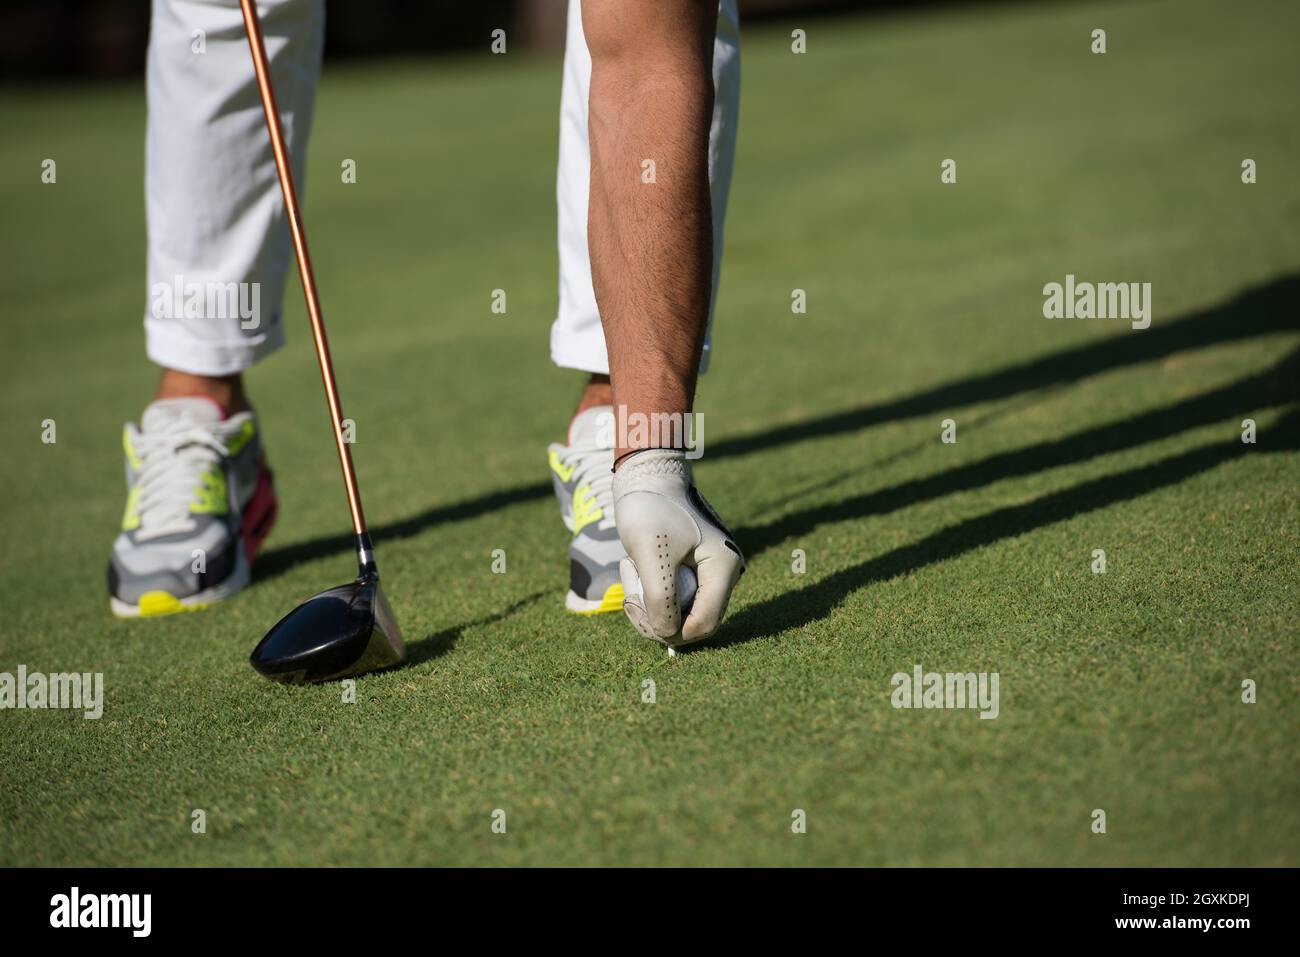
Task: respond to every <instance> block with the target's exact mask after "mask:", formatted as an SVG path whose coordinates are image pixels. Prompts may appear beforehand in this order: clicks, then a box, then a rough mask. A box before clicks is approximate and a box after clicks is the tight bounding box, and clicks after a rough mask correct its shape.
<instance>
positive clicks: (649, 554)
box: [614, 449, 745, 648]
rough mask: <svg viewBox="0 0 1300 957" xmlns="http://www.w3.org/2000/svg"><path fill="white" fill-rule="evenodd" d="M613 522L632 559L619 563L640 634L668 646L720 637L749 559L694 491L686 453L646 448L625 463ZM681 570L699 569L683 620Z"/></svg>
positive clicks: (627, 605)
mask: <svg viewBox="0 0 1300 957" xmlns="http://www.w3.org/2000/svg"><path fill="white" fill-rule="evenodd" d="M614 516H615V524H616V525H617V526H618V537H619V539H620V540H621V541H622V542H623V548H624V549H625V550H626V551H627V555H628V557H627V558H625V559H623V561H622V562H621V563H620V565H619V574H620V577H621V578H622V579H623V594H624V598H623V611H624V612H625V613H626V614H627V617H628V619H629V620H630V621H631V622H632V624H633V626H635V628H636V630H637V631H639V632H641V634H643V635H645V636H646V637H647V638H653V639H654V640H655V641H658V642H661V643H663V644H665V645H668V646H669V647H670V648H673V647H680V646H682V645H689V644H693V643H695V642H697V641H703V640H704V639H705V638H708V637H709V636H710V635H711V634H713V633H714V632H715V631H717V630H718V625H719V624H720V623H721V622H722V615H723V613H724V612H725V611H726V610H727V601H728V600H729V599H730V598H731V590H732V589H733V588H735V587H736V581H737V580H738V579H739V578H740V575H741V573H742V572H743V571H744V570H745V557H744V556H743V555H742V554H741V553H740V549H739V548H738V547H737V546H736V543H735V541H734V540H733V539H732V535H731V532H729V531H728V530H727V527H726V526H725V525H723V524H722V519H720V518H718V513H717V512H715V511H714V510H713V508H712V506H710V505H709V503H708V502H706V501H705V500H704V496H703V495H701V494H700V492H699V490H698V489H697V488H696V487H695V483H694V481H692V479H691V466H690V463H689V462H688V461H687V460H686V454H685V453H684V452H681V451H677V450H673V449H646V450H644V451H641V452H637V453H635V454H633V455H631V456H628V457H627V458H625V459H623V461H622V464H621V465H620V466H619V468H618V471H616V472H615V473H614ZM679 565H686V566H687V567H689V568H692V569H694V570H695V574H696V577H697V579H698V588H697V590H696V593H695V601H694V603H693V604H692V605H691V607H690V610H689V612H688V613H687V616H686V621H685V622H683V621H682V610H681V607H680V605H679V601H678V594H677V569H678V566H679ZM638 577H639V578H640V584H641V588H640V589H638V588H636V581H637V578H638Z"/></svg>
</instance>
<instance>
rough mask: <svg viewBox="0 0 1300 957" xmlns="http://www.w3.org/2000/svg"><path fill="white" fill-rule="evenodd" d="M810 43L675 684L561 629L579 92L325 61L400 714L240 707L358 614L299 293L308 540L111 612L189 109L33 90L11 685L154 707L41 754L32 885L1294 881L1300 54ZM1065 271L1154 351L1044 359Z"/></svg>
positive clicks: (137, 708) (11, 176)
mask: <svg viewBox="0 0 1300 957" xmlns="http://www.w3.org/2000/svg"><path fill="white" fill-rule="evenodd" d="M794 25H795V24H791V25H789V26H786V27H784V28H782V27H781V26H771V27H768V26H765V27H763V28H761V29H754V30H752V31H750V33H749V34H748V35H747V37H746V41H745V42H746V46H745V50H744V94H743V112H742V121H741V133H740V152H739V159H738V165H737V171H736V179H735V185H734V191H733V194H732V204H731V209H730V213H729V216H728V222H727V252H726V265H725V269H724V277H723V286H722V290H721V296H720V301H719V308H718V316H717V323H716V336H715V346H716V356H715V361H714V365H713V369H712V371H711V372H710V373H709V375H708V376H707V378H706V379H705V380H704V382H703V384H702V387H701V390H700V401H699V409H700V410H701V411H703V412H704V414H705V416H706V423H707V430H706V441H707V454H706V457H705V459H704V461H703V462H702V463H701V464H700V465H699V466H698V469H697V475H698V478H699V480H700V484H701V486H702V487H703V489H704V490H705V491H706V493H707V494H708V495H709V497H710V498H711V499H712V500H713V501H714V503H715V504H716V505H717V506H718V507H719V509H720V510H721V511H722V512H723V514H724V515H725V516H727V518H728V519H729V520H730V522H731V523H733V525H734V526H735V528H736V532H737V535H738V537H739V539H740V542H741V544H742V546H744V547H745V548H746V549H747V551H748V554H749V557H750V568H749V572H748V574H746V576H745V577H744V580H743V582H742V584H741V587H740V589H739V591H738V592H737V594H736V596H735V600H734V602H733V609H732V614H731V617H730V621H729V624H728V626H727V628H726V631H725V632H724V633H723V634H722V635H721V636H720V638H719V640H718V641H717V642H716V643H715V644H714V645H713V646H710V647H707V648H705V649H704V650H701V651H698V652H695V653H692V654H689V655H682V656H679V657H677V658H675V659H668V658H667V657H666V656H665V655H664V653H663V651H662V650H661V649H660V648H658V647H657V646H655V645H652V644H650V643H649V642H646V641H645V640H644V639H641V638H640V637H638V636H637V635H636V634H635V633H634V632H633V631H632V630H631V629H630V628H629V626H628V625H627V623H626V622H625V621H624V620H623V619H622V618H621V616H606V617H604V618H601V619H599V620H586V619H577V618H574V617H570V616H568V615H566V614H565V612H564V610H563V605H562V599H563V594H564V588H565V581H566V575H567V557H566V540H567V539H566V533H565V531H564V529H563V527H562V525H561V523H560V521H559V517H558V515H557V510H556V507H555V504H554V502H553V501H552V500H551V497H550V492H549V489H548V485H547V478H546V471H545V445H546V443H547V442H548V441H550V440H553V439H556V438H559V437H561V436H562V434H563V429H564V426H565V424H566V422H567V419H568V415H569V413H570V411H571V407H572V403H573V401H574V398H575V395H576V390H577V387H578V382H577V379H576V377H575V375H574V374H573V373H566V372H563V371H560V370H557V369H555V368H553V367H552V366H551V365H550V363H549V361H548V357H547V342H548V331H549V323H550V320H551V318H552V317H553V311H554V306H555V288H556V275H555V273H556V258H555V252H554V245H555V244H554V228H555V225H554V215H555V214H554V194H553V190H554V160H555V154H556V128H557V121H556V111H557V101H558V95H559V73H558V64H557V63H556V62H554V61H552V60H548V59H529V58H525V57H521V56H520V57H517V56H513V55H512V56H509V57H491V56H489V55H487V53H486V51H485V52H484V54H483V55H482V56H475V57H468V58H463V59H457V60H447V61H440V62H418V63H403V64H383V65H370V66H350V65H349V66H335V65H332V64H331V65H330V66H328V67H327V70H326V76H325V80H324V83H323V86H322V90H321V94H320V99H319V107H318V114H317V124H316V131H315V138H314V140H313V142H312V145H311V163H312V167H311V175H310V183H309V188H308V190H307V196H308V204H307V205H308V221H309V225H310V230H311V236H312V242H313V250H314V254H315V259H316V266H317V271H318V273H319V276H320V280H321V293H322V296H323V300H324V303H325V308H326V313H327V316H328V318H329V324H330V325H329V327H330V332H331V336H332V340H333V344H334V349H335V358H336V362H337V366H338V372H339V375H340V381H341V385H342V392H343V396H344V399H345V404H346V409H347V413H348V414H349V415H350V416H352V417H353V418H354V419H355V420H356V421H357V423H358V430H357V444H356V446H355V453H356V457H357V461H358V466H359V470H360V477H361V482H362V488H363V491H364V494H365V499H366V504H367V508H368V511H369V515H370V518H371V520H372V523H373V525H374V530H375V537H376V540H377V543H378V549H379V556H380V561H381V565H382V567H383V570H384V574H385V578H386V583H387V588H388V590H389V594H390V596H391V599H392V602H393V605H394V606H395V608H396V610H397V613H398V615H399V618H400V620H401V623H402V625H403V627H404V629H405V632H406V635H407V638H408V640H409V642H410V644H411V648H412V655H413V663H412V664H411V666H409V667H407V668H405V669H402V670H400V671H396V672H393V673H389V674H384V675H378V676H372V677H368V678H365V679H363V680H360V681H359V682H358V683H357V687H356V692H357V700H356V703H355V704H345V703H343V702H342V701H341V697H342V693H341V688H340V687H339V686H338V685H328V686H321V687H310V688H287V687H280V686H276V685H272V684H270V683H268V682H266V681H264V680H263V679H261V678H260V677H258V676H257V675H256V674H255V673H254V672H253V671H252V669H251V668H249V666H248V664H247V661H246V658H247V654H248V652H249V650H250V649H251V648H252V646H253V644H254V643H255V642H256V641H257V639H258V638H259V637H260V636H261V634H262V633H263V632H264V631H265V629H266V628H267V627H268V626H269V625H270V624H272V623H273V622H274V621H275V620H276V619H277V618H278V617H279V616H280V615H281V614H282V613H284V612H285V611H287V610H288V609H289V608H291V607H292V606H293V605H294V603H295V602H297V601H298V600H300V599H302V598H303V597H305V596H307V595H309V594H311V593H313V592H315V591H317V590H319V589H321V588H324V587H326V586H329V585H332V584H336V583H338V582H341V581H344V580H346V579H347V578H348V577H349V576H350V575H351V574H352V572H353V570H354V563H353V558H352V555H351V554H350V551H349V543H348V538H347V535H346V532H347V515H346V508H345V502H344V499H343V494H342V489H341V487H340V482H339V479H338V476H337V464H336V461H335V459H334V452H333V448H332V445H331V442H330V438H329V433H328V428H327V423H326V418H325V415H324V411H323V405H322V400H321V397H320V389H319V379H318V375H317V373H316V371H315V368H314V358H313V353H312V350H311V348H310V344H309V341H308V335H307V330H306V322H305V318H304V311H303V308H302V304H301V297H300V296H299V293H298V288H297V283H296V280H295V281H294V282H293V283H292V285H291V287H290V291H289V296H288V314H287V319H286V321H287V323H288V327H289V329H290V332H291V342H290V345H289V347H288V348H287V349H285V350H284V351H283V352H282V353H280V354H279V355H277V356H276V357H274V358H273V359H272V360H270V361H268V362H267V363H265V364H264V365H263V366H262V367H260V368H258V369H256V370H255V371H254V372H253V373H252V375H251V385H252V388H253V394H254V397H255V400H256V401H257V403H258V404H259V407H260V410H261V414H262V423H263V428H264V430H265V435H266V437H267V439H268V442H269V448H270V452H271V455H272V464H273V465H274V466H275V468H276V469H277V477H278V482H279V488H280V494H281V501H282V514H281V519H280V524H279V526H278V527H277V529H276V531H275V533H274V535H273V537H272V539H271V540H270V542H269V544H268V550H267V552H266V554H265V557H264V559H263V560H262V565H261V572H260V574H259V576H258V578H257V580H256V582H255V583H254V585H253V587H251V588H250V589H248V590H247V591H246V592H244V593H242V594H241V595H239V596H238V597H237V598H235V599H233V600H232V601H230V602H228V603H227V604H226V605H224V606H223V607H220V608H218V609H214V610H212V611H209V612H205V613H202V614H198V615H191V616H185V617H179V618H172V619H165V620H157V621H147V622H119V621H115V620H114V619H112V618H111V617H110V616H109V614H108V609H107V601H106V596H105V593H104V584H103V568H104V564H105V560H106V555H107V550H108V547H109V544H110V542H111V540H112V537H113V535H114V532H115V529H116V525H117V522H118V519H119V516H120V513H121V509H122V503H123V497H124V492H123V488H122V479H121V463H120V457H121V450H120V444H119V442H120V439H119V431H120V427H121V422H122V420H124V419H126V418H130V417H134V416H137V415H138V414H139V411H140V409H141V408H142V406H143V405H144V403H145V402H146V401H147V399H148V397H149V394H150V390H151V388H152V386H153V383H154V378H155V375H156V371H155V370H153V369H152V368H151V367H150V366H149V365H148V364H147V363H146V362H145V360H144V358H143V331H142V328H141V324H140V317H141V315H142V313H143V309H144V304H145V293H146V290H145V289H144V288H143V287H144V283H143V254H144V231H143V230H144V227H143V209H142V206H143V204H142V187H141V177H142V166H143V160H142V135H143V121H144V99H143V92H142V90H141V88H140V84H139V83H131V84H125V85H110V86H105V87H98V86H93V85H89V84H88V85H85V86H78V87H60V88H56V89H49V90H27V91H24V90H13V89H11V90H8V91H5V92H4V93H3V94H0V113H2V114H3V116H4V117H5V121H6V122H5V135H4V137H3V138H0V168H2V169H3V173H4V175H3V177H0V209H3V210H4V214H3V215H4V222H5V228H4V230H3V231H2V232H0V271H2V272H0V275H2V276H3V288H4V293H5V295H4V299H3V302H4V320H3V322H4V329H5V333H6V334H5V345H4V348H3V349H2V350H0V356H2V357H3V358H2V359H0V361H2V362H3V368H2V370H0V371H2V372H3V375H2V376H0V390H3V396H4V406H3V407H4V415H3V416H2V417H0V438H2V439H3V443H4V444H3V447H4V449H5V450H6V456H5V463H4V466H3V469H2V470H0V480H2V482H3V485H2V486H0V510H2V511H0V515H2V516H3V528H4V536H3V545H0V556H3V568H4V574H3V576H0V605H2V607H3V614H0V669H2V670H8V671H10V672H13V671H14V670H15V669H16V668H17V666H18V665H19V664H24V665H26V666H27V667H28V669H30V670H32V671H43V672H53V671H65V670H67V671H72V670H75V671H102V672H103V673H104V681H105V686H106V704H105V711H104V716H103V718H102V719H101V720H99V721H87V720H83V719H82V718H81V717H80V715H79V714H73V713H68V712H56V711H46V712H40V711H5V712H2V713H0V754H2V755H3V759H2V760H0V794H3V798H2V799H0V863H3V864H35V865H53V864H136V865H143V864H162V865H188V866H213V865H237V864H277V865H287V864H328V865H347V864H418V865H428V864H455V865H476V864H523V865H539V864H561V865H576V864H610V865H631V864H656V865H670V864H671V865H691V864H762V865H771V864H795V865H798V864H808V865H812V864H839V865H847V864H870V865H877V864H902V865H919V864H957V865H977V864H984V865H989V864H992V865H1011V864H1063V865H1116V864H1123V865H1211V864H1233V865H1242V864H1252V865H1281V864H1290V865H1295V864H1297V863H1300V824H1298V822H1297V816H1296V814H1295V807H1296V802H1297V798H1300V774H1298V772H1297V756H1296V741H1297V734H1298V733H1300V708H1298V707H1297V692H1298V691H1300V688H1298V687H1297V677H1296V676H1297V673H1298V672H1297V664H1298V657H1300V656H1298V655H1297V624H1298V615H1297V607H1298V606H1297V559H1298V558H1300V528H1298V519H1300V516H1298V514H1297V478H1300V469H1298V468H1297V466H1298V463H1300V456H1298V454H1297V452H1298V448H1300V428H1298V427H1297V414H1298V410H1300V391H1298V390H1297V349H1300V322H1298V320H1297V304H1298V303H1300V230H1298V229H1297V225H1296V224H1297V222H1300V181H1297V178H1296V176H1295V171H1296V169H1297V165H1298V164H1297V160H1298V159H1300V156H1298V154H1300V134H1298V133H1297V124H1296V120H1295V96H1296V92H1297V90H1300V61H1297V59H1296V57H1295V48H1294V36H1295V34H1296V31H1297V29H1298V28H1300V11H1297V9H1296V7H1295V5H1294V4H1292V3H1288V2H1285V0H1279V2H1258V3H1248V4H1227V3H1211V2H1180V3H1141V4H1138V3H1111V4H1104V5H1095V6H1093V5H1084V4H1070V5H1056V4H1050V5H1049V4H1041V5H1024V6H1012V7H1005V8H991V9H978V10H971V11H969V12H951V11H945V12H942V13H935V14H927V15H922V16H905V15H897V16H889V17H877V18H863V19H844V20H811V21H808V22H806V23H800V24H797V25H798V26H802V27H804V28H806V29H807V30H808V52H807V54H805V55H802V56H796V55H793V54H792V53H791V52H790V51H789V47H788V33H789V28H790V26H794ZM1095 27H1104V28H1105V29H1106V30H1107V31H1108V45H1109V52H1108V53H1106V54H1105V55H1104V56H1097V55H1093V54H1092V53H1090V52H1089V33H1090V31H1091V30H1092V29H1093V28H1095ZM46 157H50V158H55V159H56V160H57V163H58V182H57V185H53V186H49V185H42V184H41V183H40V178H39V174H40V164H41V161H42V160H43V159H44V158H46ZM1247 157H1249V158H1252V159H1254V160H1255V161H1256V162H1257V163H1258V169H1259V174H1258V175H1259V182H1258V183H1257V184H1256V185H1251V186H1246V185H1243V184H1242V183H1241V182H1240V164H1241V162H1242V160H1243V159H1244V158H1247ZM946 158H952V159H955V160H956V162H957V170H958V182H957V184H956V185H949V186H945V185H941V183H940V181H939V172H940V162H941V161H942V160H944V159H946ZM344 159H354V160H356V162H357V169H358V180H357V182H356V184H355V185H343V184H342V183H341V182H340V177H339V167H340V163H342V161H343V160H344ZM1067 273H1073V274H1075V275H1076V276H1078V277H1079V279H1081V280H1090V281H1140V282H1150V283H1152V285H1153V297H1154V320H1153V322H1152V326H1151V328H1150V329H1148V330H1146V331H1131V330H1130V329H1128V327H1127V325H1126V324H1124V323H1119V322H1102V321H1094V322H1084V321H1075V322H1070V321H1048V320H1046V319H1044V318H1043V317H1042V314H1041V310H1042V294H1041V290H1042V287H1043V285H1044V284H1045V283H1047V282H1052V281H1057V282H1060V281H1063V280H1064V277H1065V275H1066V274H1067ZM796 288H798V289H804V290H806V292H807V301H808V310H807V314H806V315H792V314H791V309H790V301H791V290H793V289H796ZM494 289H505V290H506V291H507V294H508V313H507V315H505V316H501V315H495V314H493V313H492V312H491V310H490V304H491V298H490V297H491V292H492V290H494ZM947 418H952V419H954V420H955V421H956V423H957V435H958V440H957V442H956V444H952V445H948V444H943V443H941V442H940V440H939V435H940V423H941V421H942V420H944V419H947ZM1244 418H1252V419H1254V420H1255V421H1256V423H1257V424H1258V441H1257V442H1256V443H1255V444H1254V445H1245V444H1243V443H1242V442H1241V441H1240V434H1241V422H1242V420H1243V419H1244ZM44 419H53V420H55V422H56V423H57V443H56V444H53V445H44V444H42V443H41V440H40V436H41V423H42V420H44ZM498 548H502V549H505V550H506V553H507V561H508V565H507V569H508V570H507V572H506V574H504V575H496V574H493V573H492V568H491V563H492V552H493V550H494V549H498ZM1099 548H1101V549H1105V552H1106V556H1107V562H1108V564H1107V571H1106V573H1105V574H1104V575H1095V574H1093V573H1092V571H1091V568H1090V566H1091V563H1092V561H1093V551H1094V549H1099ZM795 549H802V550H803V552H804V553H805V554H806V573H805V574H802V575H796V574H794V573H793V572H792V552H793V551H794V550H795ZM917 664H920V665H921V666H922V667H923V668H925V669H926V670H931V671H940V672H948V671H953V672H997V673H998V674H999V676H1000V690H1001V700H1000V716H999V717H998V718H997V719H996V720H980V719H979V718H978V717H977V715H976V714H975V713H974V712H972V711H942V710H930V711H907V710H895V709H894V708H893V707H891V704H890V692H891V684H890V679H891V676H892V675H893V674H894V673H896V672H908V673H910V672H911V671H912V669H913V667H914V666H915V665H917ZM647 679H653V680H654V682H655V691H656V699H657V701H656V703H654V704H646V703H642V694H643V683H644V682H645V681H646V680H647ZM1246 679H1250V680H1251V681H1253V682H1255V684H1256V686H1257V689H1258V702H1257V703H1255V704H1244V703H1243V702H1242V700H1241V694H1242V682H1243V681H1245V680H1246ZM194 809H203V810H204V811H205V812H206V815H207V833H206V834H204V835H196V834H193V833H192V832H191V814H192V812H193V810H194ZM495 809H503V810H504V811H505V812H506V814H507V818H506V820H507V826H508V829H507V833H505V834H494V833H493V832H492V829H491V824H492V814H493V811H494V810H495ZM795 809H802V810H803V811H805V812H806V815H807V833H806V834H802V835H796V834H793V833H791V815H792V812H793V811H795ZM1094 809H1104V810H1105V812H1106V815H1107V832H1106V834H1105V835H1096V834H1093V833H1092V831H1091V824H1092V820H1093V818H1092V813H1093V811H1094Z"/></svg>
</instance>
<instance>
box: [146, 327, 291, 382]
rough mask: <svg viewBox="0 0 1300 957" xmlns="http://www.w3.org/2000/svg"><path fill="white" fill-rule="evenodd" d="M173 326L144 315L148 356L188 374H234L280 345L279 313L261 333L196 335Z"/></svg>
mask: <svg viewBox="0 0 1300 957" xmlns="http://www.w3.org/2000/svg"><path fill="white" fill-rule="evenodd" d="M175 326H176V323H175V321H174V320H169V319H154V318H152V317H148V318H146V319H145V321H144V328H145V341H146V351H147V354H148V356H149V359H150V360H151V361H153V362H155V363H157V364H158V365H160V366H162V367H163V368H166V369H175V370H177V371H178V372H188V373H189V374H190V375H204V376H219V375H234V374H235V373H237V372H243V371H244V370H245V369H250V368H252V367H253V365H255V364H256V363H258V362H260V361H261V360H262V359H265V358H266V357H267V356H269V355H270V354H271V353H272V352H275V350H277V349H279V348H280V347H281V346H283V345H284V326H283V325H282V324H281V322H280V315H279V313H277V314H276V315H275V317H274V318H273V319H272V321H271V322H270V324H269V325H268V327H267V331H266V332H265V333H263V334H261V335H256V336H240V337H238V338H236V339H221V340H218V339H196V338H194V337H193V336H190V335H185V334H184V333H183V332H182V331H180V330H178V329H176V328H175Z"/></svg>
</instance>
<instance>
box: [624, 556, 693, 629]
mask: <svg viewBox="0 0 1300 957" xmlns="http://www.w3.org/2000/svg"><path fill="white" fill-rule="evenodd" d="M698 587H699V581H698V580H697V579H696V577H695V569H694V568H689V567H687V566H686V565H678V566H677V603H678V604H679V605H680V606H681V609H682V617H683V618H685V617H686V616H687V615H688V614H690V611H691V605H693V604H694V603H695V590H696V588H698ZM631 594H632V595H635V596H636V597H638V598H640V599H641V602H642V604H644V603H645V592H644V591H643V589H642V587H641V579H640V577H639V576H637V577H633V579H632V588H631Z"/></svg>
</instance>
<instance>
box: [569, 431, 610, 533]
mask: <svg viewBox="0 0 1300 957" xmlns="http://www.w3.org/2000/svg"><path fill="white" fill-rule="evenodd" d="M561 461H563V462H564V464H565V465H566V466H571V467H572V468H573V478H574V481H575V485H574V488H582V486H584V485H586V486H587V487H588V488H590V489H591V494H592V496H593V497H594V498H595V499H596V504H597V505H598V506H599V507H600V510H601V513H602V516H601V519H600V523H599V525H598V527H599V528H609V527H610V526H611V525H613V524H614V471H613V468H612V466H613V464H614V451H613V449H578V448H570V449H569V450H568V451H567V452H566V453H565V454H564V455H562V456H561Z"/></svg>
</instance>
